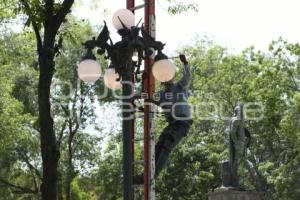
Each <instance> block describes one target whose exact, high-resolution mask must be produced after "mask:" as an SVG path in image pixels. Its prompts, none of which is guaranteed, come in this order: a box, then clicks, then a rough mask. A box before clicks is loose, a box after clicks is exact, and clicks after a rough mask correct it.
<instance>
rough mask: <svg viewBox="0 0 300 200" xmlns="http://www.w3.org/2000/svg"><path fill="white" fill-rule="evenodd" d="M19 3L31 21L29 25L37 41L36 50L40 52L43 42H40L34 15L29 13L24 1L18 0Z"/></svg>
mask: <svg viewBox="0 0 300 200" xmlns="http://www.w3.org/2000/svg"><path fill="white" fill-rule="evenodd" d="M20 2H21V4H22V5H23V6H24V8H25V12H26V14H27V15H28V17H29V19H30V20H31V24H32V27H33V31H34V33H35V37H36V41H37V50H38V51H41V49H42V47H43V42H42V38H41V34H40V31H39V28H38V24H37V22H36V21H35V20H34V15H33V13H32V12H31V8H30V6H29V4H28V2H27V1H26V0H20Z"/></svg>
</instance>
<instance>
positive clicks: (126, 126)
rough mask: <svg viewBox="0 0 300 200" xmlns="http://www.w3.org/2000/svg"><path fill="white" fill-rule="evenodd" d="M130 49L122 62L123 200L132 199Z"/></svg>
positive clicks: (132, 129) (132, 128)
mask: <svg viewBox="0 0 300 200" xmlns="http://www.w3.org/2000/svg"><path fill="white" fill-rule="evenodd" d="M131 57H132V51H129V52H128V53H127V62H126V63H125V64H124V68H125V69H126V71H127V72H126V73H124V74H123V75H122V81H123V82H124V83H125V84H123V91H122V94H123V100H122V117H123V120H122V129H123V130H122V134H123V176H124V177H123V181H124V182H123V185H124V200H133V188H132V180H133V165H132V162H133V154H132V151H133V146H132V134H133V131H134V127H133V126H132V124H133V120H134V118H133V115H134V113H133V111H130V110H131V109H132V105H133V104H132V103H133V102H132V101H133V99H132V97H131V96H132V95H133V88H132V84H128V83H130V82H131V81H132V60H131Z"/></svg>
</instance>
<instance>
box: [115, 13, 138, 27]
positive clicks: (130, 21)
mask: <svg viewBox="0 0 300 200" xmlns="http://www.w3.org/2000/svg"><path fill="white" fill-rule="evenodd" d="M120 20H121V21H122V22H123V24H124V25H125V26H126V27H127V28H128V29H130V28H131V27H132V26H134V25H135V22H134V14H133V13H132V12H131V11H130V10H127V9H120V10H118V11H116V12H115V14H114V15H113V18H112V24H113V26H114V27H115V29H117V30H120V29H123V28H124V27H123V25H122V24H121V21H120Z"/></svg>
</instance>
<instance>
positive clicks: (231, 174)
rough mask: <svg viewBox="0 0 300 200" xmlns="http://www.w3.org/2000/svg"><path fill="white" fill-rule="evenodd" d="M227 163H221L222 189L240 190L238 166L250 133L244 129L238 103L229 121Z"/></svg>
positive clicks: (241, 107)
mask: <svg viewBox="0 0 300 200" xmlns="http://www.w3.org/2000/svg"><path fill="white" fill-rule="evenodd" d="M227 130H228V132H229V161H225V162H223V163H222V165H223V167H222V180H223V186H224V187H231V188H233V189H241V187H240V184H239V177H238V166H239V164H240V162H241V161H242V160H243V158H244V157H245V152H246V149H247V148H248V147H249V144H250V133H249V131H248V130H247V129H246V128H245V127H244V107H243V104H241V103H239V104H238V105H237V106H236V108H235V109H234V116H233V117H232V118H231V119H230V120H229V127H228V129H227Z"/></svg>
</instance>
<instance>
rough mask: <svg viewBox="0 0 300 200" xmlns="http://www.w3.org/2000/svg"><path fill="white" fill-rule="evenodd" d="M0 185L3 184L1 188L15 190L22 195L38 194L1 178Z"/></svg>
mask: <svg viewBox="0 0 300 200" xmlns="http://www.w3.org/2000/svg"><path fill="white" fill-rule="evenodd" d="M0 183H2V185H1V184H0V187H10V188H14V189H17V191H18V192H21V193H32V194H36V193H38V191H34V190H32V189H30V188H26V187H23V186H19V185H15V184H13V183H10V182H8V181H7V180H4V179H2V178H0Z"/></svg>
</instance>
